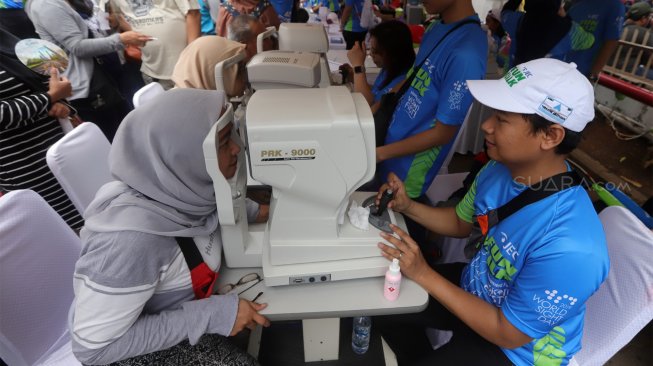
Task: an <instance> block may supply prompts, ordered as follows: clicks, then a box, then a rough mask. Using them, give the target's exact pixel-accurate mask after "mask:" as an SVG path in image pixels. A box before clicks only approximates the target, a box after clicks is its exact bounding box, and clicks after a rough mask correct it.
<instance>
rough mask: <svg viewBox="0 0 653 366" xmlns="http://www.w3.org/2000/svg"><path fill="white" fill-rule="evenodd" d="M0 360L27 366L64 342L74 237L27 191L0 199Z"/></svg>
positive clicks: (74, 256) (77, 247)
mask: <svg viewBox="0 0 653 366" xmlns="http://www.w3.org/2000/svg"><path fill="white" fill-rule="evenodd" d="M0 238H1V239H0V289H2V290H1V291H0V293H1V295H0V309H1V311H0V358H2V359H3V360H4V361H5V362H7V364H9V365H33V364H35V363H37V361H43V360H44V359H45V358H47V357H48V355H49V354H51V353H53V352H56V351H57V350H58V349H59V348H60V346H62V345H63V344H66V343H67V342H69V341H70V336H69V331H68V310H69V308H70V305H71V303H72V301H73V297H74V294H73V272H74V269H75V262H76V261H77V258H78V257H79V253H80V251H81V242H80V239H79V237H77V235H75V233H74V232H73V231H72V230H71V229H70V227H68V225H66V223H65V222H64V221H63V219H61V217H60V216H59V215H58V214H57V213H56V212H55V211H54V210H53V209H52V208H51V207H50V206H49V205H48V204H47V203H46V202H45V200H43V198H41V196H39V195H38V194H37V193H35V192H33V191H29V190H19V191H12V192H10V193H8V194H6V195H4V196H2V197H0Z"/></svg>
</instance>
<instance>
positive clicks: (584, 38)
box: [501, 10, 594, 67]
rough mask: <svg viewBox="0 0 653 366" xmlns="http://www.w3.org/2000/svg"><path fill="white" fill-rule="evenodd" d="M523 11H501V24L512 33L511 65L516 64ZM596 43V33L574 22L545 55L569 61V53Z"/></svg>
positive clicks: (509, 57)
mask: <svg viewBox="0 0 653 366" xmlns="http://www.w3.org/2000/svg"><path fill="white" fill-rule="evenodd" d="M524 14H525V13H523V12H521V11H512V10H505V11H503V12H502V13H501V24H502V25H503V29H505V31H506V32H507V33H508V34H509V35H510V39H511V40H512V41H511V43H510V55H509V56H508V59H509V60H510V67H513V66H515V53H516V52H517V44H518V43H519V39H518V38H517V29H518V28H519V23H520V21H521V19H522V18H523V17H524ZM593 44H594V35H592V34H591V33H589V32H586V31H585V30H584V29H583V28H582V27H581V26H580V25H578V23H576V22H572V24H571V28H570V29H569V31H568V32H567V34H565V35H564V37H562V39H560V40H559V41H558V43H556V45H555V46H553V48H552V49H550V50H549V51H548V52H547V53H546V54H545V55H544V57H548V58H555V59H556V60H560V61H565V62H569V54H570V53H571V51H574V50H585V49H588V48H590V47H591V46H592V45H593Z"/></svg>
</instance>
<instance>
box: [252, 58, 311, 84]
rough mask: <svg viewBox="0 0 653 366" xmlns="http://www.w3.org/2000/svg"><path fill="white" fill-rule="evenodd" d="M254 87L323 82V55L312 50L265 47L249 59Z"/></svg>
mask: <svg viewBox="0 0 653 366" xmlns="http://www.w3.org/2000/svg"><path fill="white" fill-rule="evenodd" d="M247 77H248V79H249V83H250V84H251V86H252V88H253V89H254V90H257V91H258V90H265V89H286V88H313V87H317V86H318V84H319V83H320V56H319V55H317V54H315V53H311V52H291V51H263V52H260V53H257V54H256V55H255V56H254V57H252V59H251V60H250V61H249V63H247Z"/></svg>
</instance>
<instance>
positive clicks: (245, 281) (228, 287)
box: [218, 273, 263, 295]
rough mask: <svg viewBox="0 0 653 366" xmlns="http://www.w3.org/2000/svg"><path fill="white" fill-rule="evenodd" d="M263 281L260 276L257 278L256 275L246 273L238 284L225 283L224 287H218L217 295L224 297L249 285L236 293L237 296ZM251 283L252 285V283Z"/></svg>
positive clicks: (257, 275)
mask: <svg viewBox="0 0 653 366" xmlns="http://www.w3.org/2000/svg"><path fill="white" fill-rule="evenodd" d="M261 281H263V279H262V278H261V276H259V274H258V273H248V274H246V275H244V276H243V277H241V278H240V279H239V280H238V282H236V283H235V284H233V283H227V284H225V285H224V286H222V287H220V288H219V289H218V293H219V294H220V295H226V294H229V293H232V292H234V290H236V289H237V288H239V287H243V285H249V286H247V287H246V288H245V289H243V290H240V291H238V295H240V294H242V293H243V292H245V291H247V290H249V289H251V288H252V287H254V286H256V285H258V284H259V282H261ZM252 282H253V283H252Z"/></svg>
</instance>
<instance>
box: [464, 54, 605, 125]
mask: <svg viewBox="0 0 653 366" xmlns="http://www.w3.org/2000/svg"><path fill="white" fill-rule="evenodd" d="M467 86H468V87H469V91H470V92H471V93H472V95H473V96H474V98H476V100H478V101H479V102H481V103H482V104H484V105H486V106H488V107H491V108H494V109H497V110H501V111H506V112H514V113H525V114H538V115H540V116H542V117H543V118H545V119H546V120H548V121H551V122H555V123H558V124H561V125H562V126H563V127H565V128H567V129H569V130H571V131H576V132H580V131H582V130H583V128H585V125H587V124H588V123H589V122H591V121H592V120H593V119H594V88H593V87H592V84H591V83H590V82H589V80H587V78H586V77H585V76H583V74H581V73H580V72H579V71H578V70H577V69H576V64H574V63H573V62H572V63H566V62H563V61H560V60H556V59H552V58H540V59H537V60H533V61H529V62H525V63H523V64H519V65H517V66H515V67H513V68H512V69H510V70H509V71H508V72H507V73H506V75H505V76H504V77H503V78H501V79H498V80H467Z"/></svg>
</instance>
